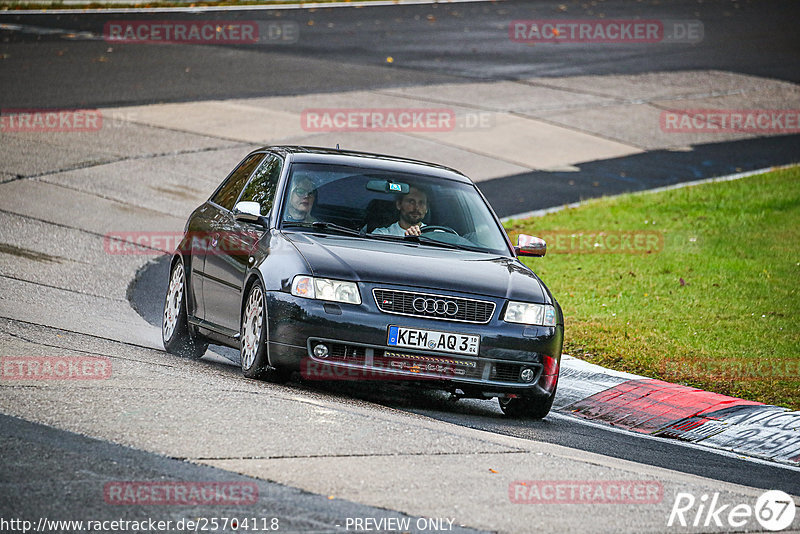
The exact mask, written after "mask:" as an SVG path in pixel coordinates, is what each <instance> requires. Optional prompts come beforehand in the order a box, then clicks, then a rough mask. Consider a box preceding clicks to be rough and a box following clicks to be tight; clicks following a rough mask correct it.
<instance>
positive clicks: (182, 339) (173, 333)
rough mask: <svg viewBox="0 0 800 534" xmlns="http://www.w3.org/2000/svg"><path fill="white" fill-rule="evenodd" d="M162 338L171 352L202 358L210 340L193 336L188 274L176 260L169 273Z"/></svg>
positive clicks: (162, 319)
mask: <svg viewBox="0 0 800 534" xmlns="http://www.w3.org/2000/svg"><path fill="white" fill-rule="evenodd" d="M161 339H162V341H163V342H164V348H165V349H166V350H167V352H169V353H170V354H175V355H177V356H182V357H184V358H191V359H193V360H197V359H200V358H201V357H202V356H203V354H205V353H206V349H208V341H206V340H205V339H203V338H202V337H200V336H193V335H192V332H191V330H190V327H189V320H188V318H187V315H186V274H185V272H184V270H183V263H182V262H180V261H176V262H175V265H173V267H172V271H171V272H170V275H169V288H167V296H166V298H165V299H164V314H163V316H162V318H161Z"/></svg>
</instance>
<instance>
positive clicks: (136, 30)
mask: <svg viewBox="0 0 800 534" xmlns="http://www.w3.org/2000/svg"><path fill="white" fill-rule="evenodd" d="M299 36H300V27H299V25H298V24H297V23H296V22H292V21H266V22H265V21H257V20H205V21H198V20H111V21H108V22H106V24H105V26H104V27H103V39H104V40H105V41H106V42H107V43H113V44H192V45H197V44H213V45H221V44H232V45H245V44H294V43H296V42H297V41H298V39H299Z"/></svg>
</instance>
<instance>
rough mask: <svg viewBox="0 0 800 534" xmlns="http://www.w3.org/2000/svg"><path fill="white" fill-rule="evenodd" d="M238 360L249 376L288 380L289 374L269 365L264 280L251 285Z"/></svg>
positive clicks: (241, 331) (245, 305) (240, 325)
mask: <svg viewBox="0 0 800 534" xmlns="http://www.w3.org/2000/svg"><path fill="white" fill-rule="evenodd" d="M239 332H240V335H239V340H240V348H239V361H240V363H241V366H242V374H243V375H244V376H245V377H247V378H254V379H259V380H269V381H270V382H286V381H287V380H288V379H289V376H290V373H289V372H287V371H285V370H283V369H276V368H274V367H272V366H270V365H269V356H268V355H267V350H268V349H267V340H266V337H267V307H266V299H265V297H264V289H263V287H262V286H261V282H259V281H256V282H254V283H253V284H252V285H251V286H250V290H249V291H248V292H247V298H246V299H245V301H244V306H243V307H242V319H241V321H240V323H239Z"/></svg>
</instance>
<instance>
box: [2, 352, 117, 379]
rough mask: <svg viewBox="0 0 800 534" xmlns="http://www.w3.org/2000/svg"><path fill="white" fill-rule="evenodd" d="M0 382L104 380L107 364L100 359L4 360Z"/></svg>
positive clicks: (29, 357) (39, 357) (9, 358)
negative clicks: (0, 380)
mask: <svg viewBox="0 0 800 534" xmlns="http://www.w3.org/2000/svg"><path fill="white" fill-rule="evenodd" d="M0 360H1V362H0V379H2V380H105V379H107V378H110V377H111V360H110V359H109V358H107V357H104V356H4V357H3V358H2V359H0Z"/></svg>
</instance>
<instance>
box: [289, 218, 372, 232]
mask: <svg viewBox="0 0 800 534" xmlns="http://www.w3.org/2000/svg"><path fill="white" fill-rule="evenodd" d="M283 227H284V228H313V229H314V230H334V231H336V232H339V233H341V234H345V235H354V236H361V232H359V231H358V230H353V229H352V228H347V227H346V226H342V225H340V224H336V223H332V222H325V221H315V222H312V223H306V222H289V223H283Z"/></svg>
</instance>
